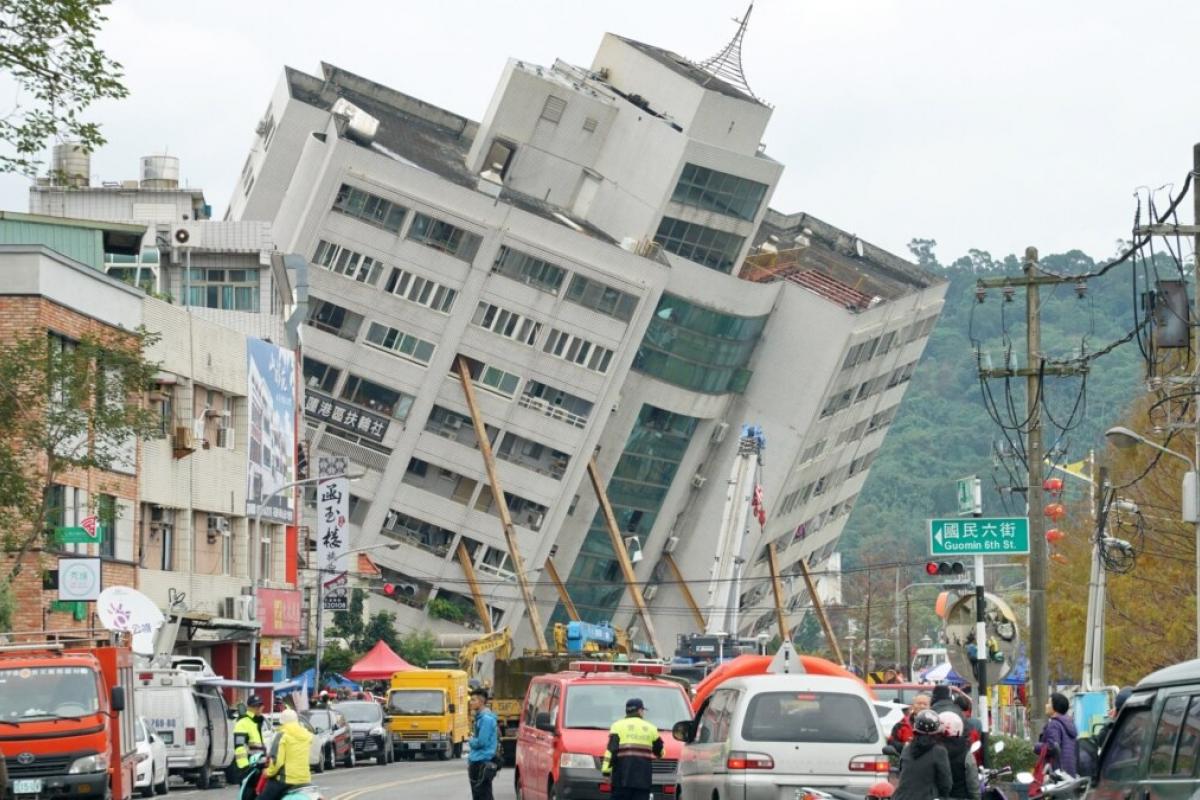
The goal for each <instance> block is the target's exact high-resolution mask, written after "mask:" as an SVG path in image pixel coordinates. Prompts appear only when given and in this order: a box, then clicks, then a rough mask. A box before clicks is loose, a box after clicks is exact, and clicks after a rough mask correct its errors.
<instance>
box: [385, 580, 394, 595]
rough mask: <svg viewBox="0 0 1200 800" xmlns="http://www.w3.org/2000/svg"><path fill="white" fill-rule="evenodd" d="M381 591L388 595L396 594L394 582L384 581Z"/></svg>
mask: <svg viewBox="0 0 1200 800" xmlns="http://www.w3.org/2000/svg"><path fill="white" fill-rule="evenodd" d="M383 593H384V594H386V595H387V596H388V597H395V596H396V584H394V583H385V584H384V585H383Z"/></svg>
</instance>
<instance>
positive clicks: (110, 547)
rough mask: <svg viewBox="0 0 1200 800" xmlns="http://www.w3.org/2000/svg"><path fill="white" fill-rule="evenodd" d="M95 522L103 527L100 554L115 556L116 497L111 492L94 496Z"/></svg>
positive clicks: (109, 556)
mask: <svg viewBox="0 0 1200 800" xmlns="http://www.w3.org/2000/svg"><path fill="white" fill-rule="evenodd" d="M96 522H97V523H98V524H99V525H101V526H103V528H104V531H103V533H102V534H101V536H100V555H101V556H102V557H104V558H116V556H117V498H115V497H113V496H112V495H111V494H101V495H98V496H97V497H96Z"/></svg>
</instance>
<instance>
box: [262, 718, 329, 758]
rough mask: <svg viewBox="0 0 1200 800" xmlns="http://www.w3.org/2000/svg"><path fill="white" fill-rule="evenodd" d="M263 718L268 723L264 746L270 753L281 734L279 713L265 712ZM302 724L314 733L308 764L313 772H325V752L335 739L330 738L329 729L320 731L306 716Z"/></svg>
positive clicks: (264, 731) (301, 721)
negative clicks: (276, 738)
mask: <svg viewBox="0 0 1200 800" xmlns="http://www.w3.org/2000/svg"><path fill="white" fill-rule="evenodd" d="M263 718H264V719H266V724H265V725H264V726H263V747H264V748H265V749H266V751H267V752H268V753H270V752H271V750H272V749H274V748H273V745H274V744H275V737H276V736H278V735H279V715H278V714H264V715H263ZM300 724H301V725H303V726H304V729H305V730H306V731H308V732H309V733H311V734H312V742H310V743H309V745H308V766H309V767H310V768H311V769H312V771H313V772H324V771H325V753H326V752H328V751H329V749H330V748H331V747H333V740H332V739H331V738H330V733H329V731H324V732H321V733H318V732H317V731H316V730H315V729H314V728H313V726H312V723H310V722H309V721H308V720H306V719H305V718H304V717H301V718H300ZM335 766H336V764H335ZM331 768H332V767H331Z"/></svg>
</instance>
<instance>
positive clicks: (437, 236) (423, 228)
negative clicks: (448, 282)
mask: <svg viewBox="0 0 1200 800" xmlns="http://www.w3.org/2000/svg"><path fill="white" fill-rule="evenodd" d="M408 238H409V239H410V240H412V241H414V242H420V243H421V244H423V245H425V246H426V247H432V248H433V249H434V250H440V251H441V252H443V253H445V254H446V255H448V256H453V257H454V258H457V259H459V260H460V261H466V262H467V263H470V262H471V261H474V260H475V254H476V253H477V252H479V245H480V243H481V242H482V241H483V237H481V236H479V235H478V234H475V233H471V232H470V231H467V230H463V229H462V228H460V227H458V226H457V225H452V224H450V223H449V222H445V221H443V220H440V219H437V218H436V217H431V216H429V215H427V214H420V213H417V214H414V215H413V221H412V225H410V226H409V227H408Z"/></svg>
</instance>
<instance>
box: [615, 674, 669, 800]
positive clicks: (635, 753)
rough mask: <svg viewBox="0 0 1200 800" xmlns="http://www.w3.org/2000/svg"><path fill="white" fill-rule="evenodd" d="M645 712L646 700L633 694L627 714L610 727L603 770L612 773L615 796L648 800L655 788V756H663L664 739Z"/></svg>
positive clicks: (627, 703) (622, 798) (627, 706)
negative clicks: (643, 700)
mask: <svg viewBox="0 0 1200 800" xmlns="http://www.w3.org/2000/svg"><path fill="white" fill-rule="evenodd" d="M645 716H646V706H645V704H644V703H643V702H642V701H641V700H640V699H638V698H636V697H632V698H630V699H629V700H626V701H625V716H624V717H623V718H622V719H619V720H617V721H616V722H614V723H613V724H612V727H611V728H609V729H608V749H607V750H606V751H605V753H604V762H603V764H602V765H601V767H600V772H601V773H603V774H604V775H610V776H611V779H612V800H647V798H649V797H650V790H651V789H652V788H654V759H656V758H662V754H663V740H662V737H661V736H659V735H658V728H656V727H655V726H654V725H653V724H652V723H650V722H647V721H646V719H645Z"/></svg>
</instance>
